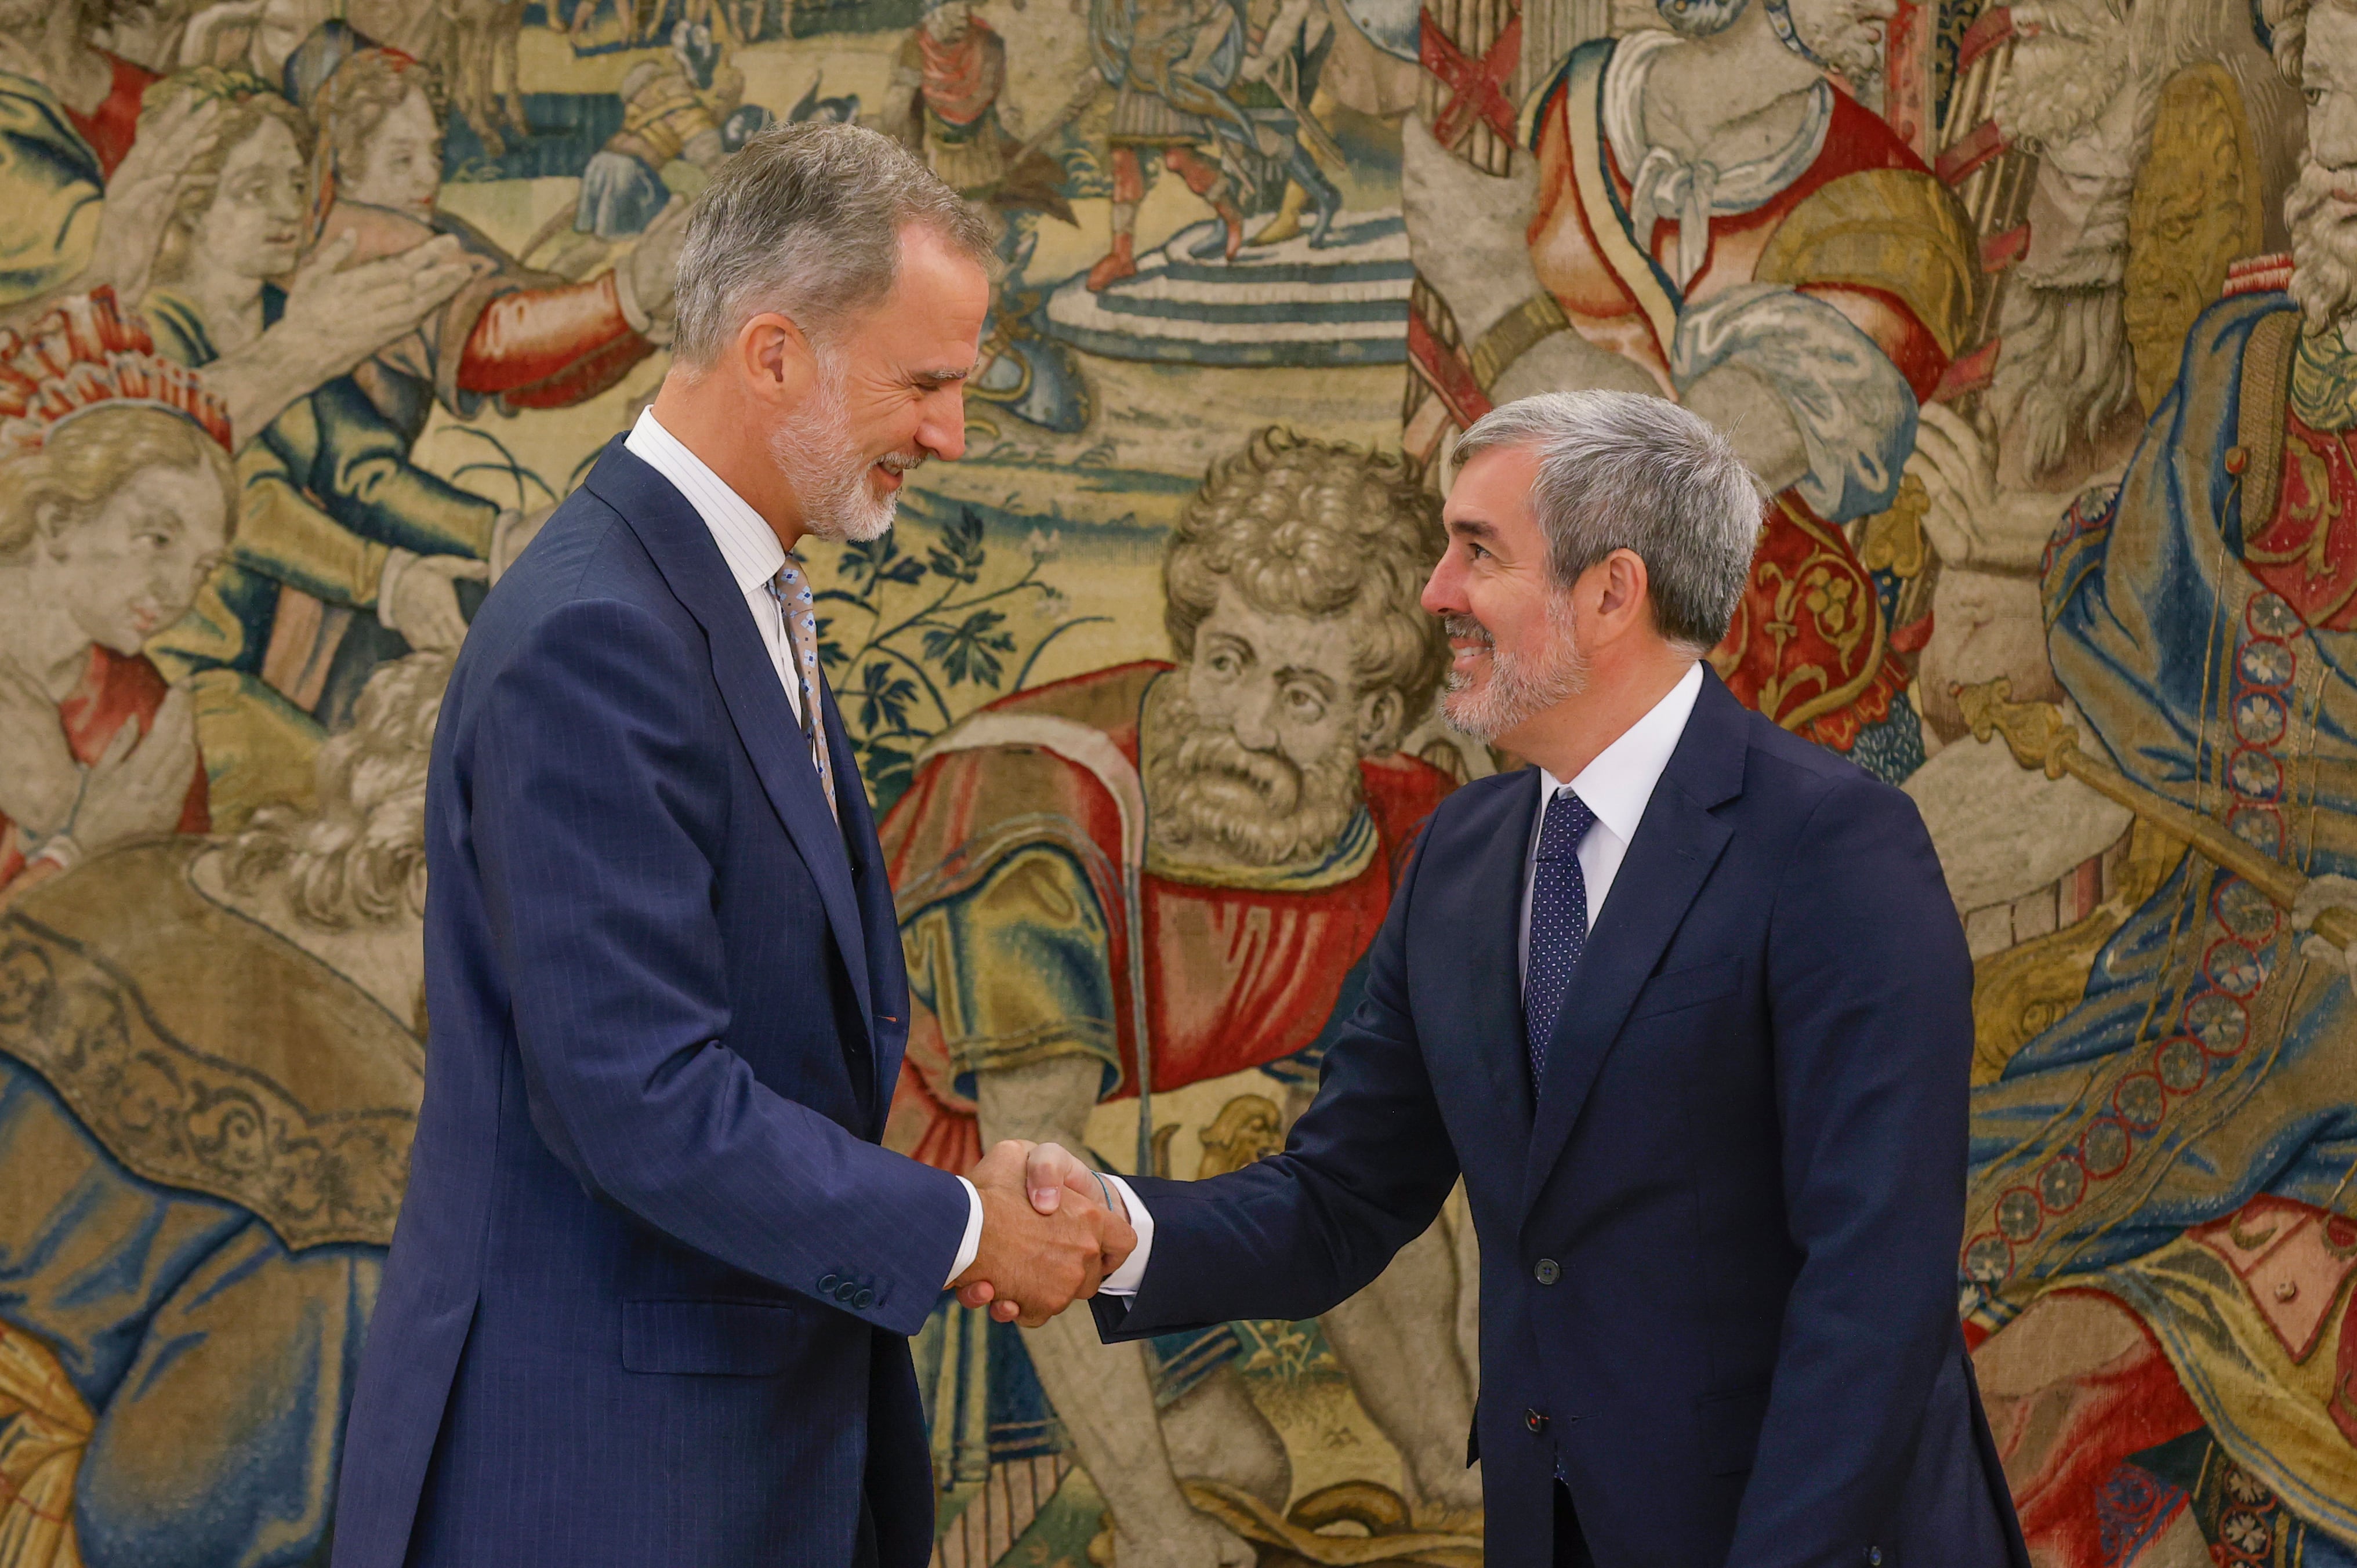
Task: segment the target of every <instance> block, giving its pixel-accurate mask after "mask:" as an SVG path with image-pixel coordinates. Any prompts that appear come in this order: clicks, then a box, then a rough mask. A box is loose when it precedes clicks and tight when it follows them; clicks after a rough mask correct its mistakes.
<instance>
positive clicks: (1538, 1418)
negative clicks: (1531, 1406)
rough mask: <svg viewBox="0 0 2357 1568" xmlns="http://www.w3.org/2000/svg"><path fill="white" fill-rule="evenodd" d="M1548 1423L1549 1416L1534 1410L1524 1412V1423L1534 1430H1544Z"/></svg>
mask: <svg viewBox="0 0 2357 1568" xmlns="http://www.w3.org/2000/svg"><path fill="white" fill-rule="evenodd" d="M1546 1423H1547V1418H1546V1417H1545V1416H1543V1415H1541V1414H1540V1413H1539V1412H1536V1411H1534V1410H1526V1411H1524V1412H1523V1425H1524V1426H1527V1427H1529V1428H1530V1429H1531V1430H1532V1431H1533V1432H1544V1431H1545V1430H1546Z"/></svg>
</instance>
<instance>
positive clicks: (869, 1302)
mask: <svg viewBox="0 0 2357 1568" xmlns="http://www.w3.org/2000/svg"><path fill="white" fill-rule="evenodd" d="M851 1305H854V1306H856V1307H857V1308H858V1309H859V1310H860V1311H862V1312H865V1311H866V1310H867V1309H868V1308H869V1307H871V1306H873V1305H876V1293H875V1292H874V1291H872V1290H863V1291H861V1292H860V1293H859V1294H857V1295H855V1296H853V1297H852V1298H851Z"/></svg>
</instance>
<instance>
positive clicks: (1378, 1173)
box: [1096, 671, 2027, 1568]
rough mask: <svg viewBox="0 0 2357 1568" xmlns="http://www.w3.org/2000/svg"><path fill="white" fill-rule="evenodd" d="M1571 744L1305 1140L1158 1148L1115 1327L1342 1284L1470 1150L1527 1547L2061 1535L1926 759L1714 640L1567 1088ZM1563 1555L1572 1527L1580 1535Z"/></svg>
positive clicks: (1728, 1553) (1760, 1556)
mask: <svg viewBox="0 0 2357 1568" xmlns="http://www.w3.org/2000/svg"><path fill="white" fill-rule="evenodd" d="M1538 789H1539V785H1538V774H1537V771H1536V770H1535V769H1525V770H1523V771H1520V772H1515V773H1510V774H1504V775H1501V776H1499V777H1496V778H1491V779H1482V780H1480V781H1479V782H1477V783H1473V784H1469V785H1467V786H1466V787H1465V788H1463V789H1459V790H1458V791H1457V793H1455V794H1454V795H1452V796H1450V797H1449V798H1448V800H1446V801H1444V802H1443V803H1442V805H1441V807H1440V809H1439V810H1438V811H1437V812H1435V813H1434V815H1433V818H1432V820H1431V822H1430V823H1429V825H1428V826H1427V827H1426V831H1425V834H1424V837H1423V841H1422V843H1421V844H1420V845H1419V847H1418V850H1417V853H1416V856H1415V863H1414V865H1413V867H1412V868H1411V869H1410V871H1409V872H1408V873H1407V875H1406V876H1405V878H1404V879H1403V881H1402V883H1401V885H1400V887H1399V891H1398V892H1397V894H1396V895H1395V896H1394V899H1393V901H1392V908H1391V913H1390V916H1389V918H1387V919H1386V921H1385V923H1384V925H1383V931H1382V934H1381V935H1380V936H1378V937H1377V939H1376V940H1375V944H1374V947H1373V949H1372V951H1371V953H1370V955H1369V961H1368V979H1367V990H1366V998H1365V1002H1364V1004H1362V1005H1361V1008H1360V1009H1359V1011H1358V1013H1357V1014H1356V1015H1354V1017H1353V1018H1352V1019H1351V1024H1350V1026H1349V1028H1348V1030H1347V1032H1346V1033H1345V1034H1344V1035H1343V1036H1341V1037H1340V1040H1339V1041H1338V1043H1336V1044H1335V1046H1334V1047H1332V1048H1331V1049H1330V1050H1329V1052H1328V1054H1327V1057H1326V1066H1325V1074H1324V1079H1323V1081H1322V1083H1321V1084H1320V1086H1319V1089H1318V1098H1317V1100H1316V1101H1315V1102H1314V1103H1313V1104H1312V1105H1311V1106H1310V1108H1309V1110H1308V1112H1306V1113H1305V1114H1304V1115H1303V1116H1302V1118H1301V1120H1300V1122H1298V1123H1297V1125H1296V1127H1295V1128H1294V1131H1293V1134H1292V1138H1291V1141H1290V1142H1289V1143H1288V1144H1287V1145H1286V1151H1285V1153H1283V1154H1282V1155H1277V1156H1275V1157H1274V1158H1271V1159H1268V1160H1265V1161H1264V1162H1262V1163H1261V1164H1259V1165H1252V1166H1249V1167H1247V1168H1245V1169H1243V1170H1241V1171H1237V1172H1234V1173H1232V1174H1230V1175H1227V1176H1219V1177H1216V1178H1214V1179H1212V1180H1209V1181H1201V1182H1164V1181H1138V1182H1137V1183H1136V1184H1135V1186H1136V1187H1137V1189H1138V1193H1139V1196H1140V1197H1141V1198H1142V1199H1143V1200H1144V1202H1145V1204H1146V1208H1148V1209H1150V1210H1151V1211H1152V1213H1153V1215H1154V1219H1155V1237H1154V1248H1153V1252H1152V1256H1151V1261H1150V1262H1149V1263H1148V1264H1147V1267H1146V1274H1145V1278H1144V1281H1143V1283H1142V1286H1141V1288H1140V1289H1139V1291H1138V1293H1137V1294H1136V1296H1135V1299H1134V1300H1133V1301H1131V1302H1129V1303H1127V1304H1125V1303H1123V1302H1122V1301H1121V1300H1120V1299H1119V1298H1116V1297H1111V1296H1100V1297H1098V1298H1097V1302H1096V1308H1097V1313H1098V1320H1099V1325H1100V1326H1101V1327H1102V1328H1103V1330H1104V1331H1105V1332H1106V1334H1107V1337H1113V1338H1135V1337H1140V1336H1144V1335H1149V1334H1158V1333H1164V1332H1168V1331H1169V1330H1172V1329H1176V1328H1180V1327H1185V1326H1193V1325H1197V1324H1204V1323H1212V1322H1218V1321H1221V1320H1223V1319H1230V1318H1239V1317H1284V1318H1300V1317H1308V1316H1313V1315H1315V1314H1317V1313H1320V1312H1323V1311H1325V1310H1326V1309H1327V1308H1329V1307H1330V1306H1332V1305H1335V1304H1336V1303H1337V1302H1339V1301H1340V1300H1342V1299H1343V1298H1344V1297H1345V1296H1348V1295H1349V1294H1351V1293H1352V1292H1353V1291H1356V1290H1358V1289H1359V1288H1360V1287H1361V1286H1362V1285H1364V1284H1365V1283H1367V1282H1368V1281H1370V1280H1372V1278H1374V1276H1375V1275H1376V1274H1377V1273H1379V1272H1381V1270H1382V1269H1383V1265H1384V1264H1385V1263H1386V1262H1388V1261H1389V1260H1390V1258H1391V1256H1392V1254H1393V1253H1394V1251H1397V1250H1398V1249H1399V1248H1400V1247H1401V1246H1403V1245H1404V1244H1405V1243H1406V1242H1407V1241H1409V1240H1412V1239H1414V1238H1415V1236H1416V1235H1417V1234H1419V1233H1420V1232H1421V1231H1422V1230H1424V1229H1425V1228H1426V1226H1427V1225H1429V1224H1430V1223H1431V1222H1432V1220H1433V1218H1434V1216H1435V1215H1436V1214H1437V1211H1438V1210H1439V1208H1440V1205H1441V1202H1442V1200H1443V1199H1444V1198H1445V1197H1447V1196H1448V1191H1449V1188H1450V1187H1451V1186H1452V1185H1453V1184H1454V1183H1455V1182H1456V1180H1457V1178H1458V1176H1459V1174H1460V1173H1461V1174H1462V1175H1463V1176H1464V1179H1465V1187H1466V1192H1467V1194H1468V1196H1469V1198H1470V1199H1471V1204H1472V1213H1473V1221H1474V1225H1475V1228H1476V1230H1477V1231H1478V1233H1479V1235H1480V1253H1481V1393H1480V1403H1479V1406H1478V1409H1477V1414H1476V1417H1475V1422H1474V1439H1473V1448H1474V1451H1475V1452H1477V1453H1478V1455H1479V1456H1480V1460H1481V1462H1482V1474H1483V1481H1484V1487H1485V1491H1486V1493H1487V1498H1488V1536H1487V1554H1488V1561H1489V1563H1490V1564H1491V1568H1539V1565H1544V1564H1546V1563H1550V1562H1552V1561H1554V1560H1555V1557H1554V1552H1555V1542H1554V1530H1555V1524H1554V1512H1555V1509H1554V1502H1553V1492H1554V1485H1553V1483H1554V1477H1555V1476H1556V1475H1557V1473H1558V1471H1560V1474H1561V1475H1562V1477H1564V1478H1565V1480H1566V1483H1567V1485H1568V1487H1569V1488H1570V1492H1571V1496H1572V1499H1573V1502H1574V1504H1575V1506H1576V1508H1577V1514H1578V1520H1579V1524H1580V1529H1581V1532H1582V1533H1583V1534H1584V1535H1585V1536H1586V1538H1587V1546H1588V1549H1589V1551H1590V1552H1592V1553H1593V1555H1594V1559H1595V1561H1596V1563H1598V1564H1599V1565H1600V1568H1639V1565H1645V1568H1656V1565H1658V1568H1770V1565H1775V1568H1802V1565H1803V1564H1805V1565H1808V1568H1870V1565H1875V1564H1878V1565H1879V1568H1908V1565H1929V1564H1941V1565H1943V1568H1944V1565H1948V1564H1953V1565H1955V1568H1998V1565H1999V1564H2002V1563H2007V1562H2011V1563H2016V1564H2020V1565H2023V1568H2026V1564H2027V1554H2026V1553H2025V1552H2023V1550H2022V1547H2021V1544H2020V1534H2019V1530H2018V1526H2016V1525H2015V1523H2014V1521H2013V1514H2012V1509H2011V1505H2010V1503H2009V1502H2008V1501H2007V1498H2006V1495H2005V1490H2004V1484H2003V1477H2002V1475H2001V1473H2000V1472H1999V1471H1998V1469H1997V1466H1996V1456H1995V1454H1994V1452H1993V1450H1992V1449H1991V1447H1990V1444H1989V1442H1988V1437H1987V1426H1986V1422H1985V1421H1984V1420H1983V1418H1982V1416H1981V1412H1980V1403H1979V1400H1978V1397H1977V1396H1976V1394H1975V1391H1974V1390H1973V1385H1972V1375H1971V1365H1970V1363H1969V1361H1967V1359H1965V1355H1964V1342H1963V1338H1962V1337H1961V1334H1960V1331H1959V1329H1958V1326H1957V1320H1956V1251H1957V1246H1958V1242H1959V1240H1960V1238H1961V1233H1962V1229H1963V1224H1964V1116H1965V1090H1966V1074H1967V1071H1968V1069H1969V1067H1970V1063H1971V1060H1972V1046H1973V1028H1972V964H1971V962H1970V961H1969V959H1968V957H1967V956H1966V953H1965V950H1964V934H1963V931H1962V930H1961V929H1960V928H1959V927H1958V924H1957V920H1956V915H1955V911H1954V908H1953V906H1952V905H1951V904H1950V902H1949V899H1948V894H1947V889H1946V886H1945V885H1944V884H1943V881H1942V879H1941V875H1940V867H1939V863H1938V862H1937V861H1936V860H1935V859H1934V858H1933V856H1932V844H1931V841H1930V839H1929V838H1928V836H1927V835H1926V834H1925V833H1924V831H1923V827H1922V823H1921V819H1920V818H1919V817H1918V816H1917V814H1916V811H1915V809H1914V806H1913V804H1912V802H1910V800H1908V799H1907V797H1906V796H1904V795H1902V794H1901V793H1900V792H1899V791H1898V790H1896V789H1891V788H1889V786H1887V785H1884V784H1881V783H1878V782H1877V781H1876V780H1874V779H1871V778H1869V777H1867V775H1866V774H1864V773H1862V772H1860V771H1859V770H1858V769H1857V768H1853V767H1852V766H1850V765H1849V764H1848V763H1846V762H1845V761H1842V760H1840V759H1839V758H1837V757H1834V756H1833V755H1832V754H1831V753H1829V752H1826V751H1823V750H1821V749H1819V748H1818V747H1816V746H1812V745H1810V744H1808V743H1806V742H1804V741H1802V740H1799V739H1796V738H1795V737H1793V736H1790V735H1788V734H1786V733H1785V732H1784V731H1782V730H1781V729H1779V728H1777V727H1776V726H1775V725H1772V724H1770V723H1769V722H1768V721H1767V720H1765V719H1763V718H1761V717H1760V716H1759V715H1758V714H1753V713H1750V712H1749V711H1748V710H1746V709H1745V708H1744V707H1743V706H1742V705H1741V704H1740V703H1738V702H1737V701H1736V700H1735V699H1734V697H1733V696H1731V695H1730V694H1729V693H1727V688H1726V687H1725V686H1724V685H1722V684H1720V682H1718V680H1717V677H1716V676H1713V675H1710V674H1709V673H1708V672H1707V671H1706V673H1705V678H1704V686H1703V690H1702V692H1701V693H1700V696H1699V698H1698V700H1697V701H1696V703H1695V708H1694V713H1693V716H1692V717H1691V718H1690V719H1689V720H1688V722H1687V725H1686V729H1685V733H1684V736H1683V737H1682V738H1681V739H1680V741H1679V743H1678V746H1677V748H1676V751H1675V753H1674V755H1673V757H1671V760H1670V763H1669V766H1668V768H1667V769H1666V770H1665V771H1664V772H1663V776H1662V779H1661V782H1660V784H1659V785H1658V786H1657V787H1656V788H1655V789H1654V792H1653V796H1652V801H1651V803H1650V804H1649V805H1648V807H1647V809H1646V811H1645V815H1644V818H1643V820H1642V822H1641V825H1640V826H1639V827H1638V829H1637V833H1636V836H1635V838H1634V839H1633V840H1632V841H1631V843H1630V846H1629V852H1628V857H1627V858H1626V859H1625V860H1624V861H1623V862H1622V863H1621V865H1620V872H1619V875H1618V876H1617V878H1616V879H1615V880H1614V882H1613V884H1612V889H1611V896H1610V897H1609V900H1608V901H1607V902H1606V904H1605V905H1604V908H1603V910H1602V914H1601V917H1600V918H1599V919H1598V921H1597V925H1596V930H1595V935H1594V937H1593V938H1592V939H1591V940H1590V941H1589V943H1588V945H1587V952H1586V955H1585V957H1584V958H1583V959H1582V960H1581V961H1580V964H1579V967H1578V968H1577V970H1576V971H1575V972H1574V973H1573V976H1572V980H1571V983H1570V990H1569V992H1568V993H1567V994H1566V997H1565V1000H1564V1004H1563V1009H1562V1013H1561V1015H1560V1017H1559V1020H1558V1023H1557V1025H1556V1027H1555V1035H1554V1036H1553V1039H1552V1041H1551V1043H1550V1045H1549V1048H1548V1052H1547V1069H1546V1076H1545V1081H1544V1090H1543V1092H1541V1093H1540V1094H1539V1095H1538V1097H1537V1099H1536V1102H1535V1104H1534V1101H1533V1096H1532V1091H1531V1087H1530V1078H1529V1072H1528V1069H1527V1066H1526V1063H1527V1055H1526V1047H1525V1046H1524V1043H1523V1014H1522V986H1521V979H1520V973H1519V970H1518V967H1517V962H1516V957H1515V947H1516V928H1517V922H1518V918H1519V915H1520V910H1521V900H1522V891H1523V865H1524V859H1525V856H1526V854H1528V851H1529V847H1530V836H1531V830H1532V825H1533V820H1534V813H1535V811H1537V808H1538ZM1566 1560H1567V1561H1568V1560H1570V1559H1569V1558H1568V1557H1567V1558H1566Z"/></svg>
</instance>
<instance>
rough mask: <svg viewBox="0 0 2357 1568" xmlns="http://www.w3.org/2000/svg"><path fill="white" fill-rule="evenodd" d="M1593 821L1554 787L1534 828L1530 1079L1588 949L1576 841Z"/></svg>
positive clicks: (1536, 1077)
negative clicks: (1536, 834)
mask: <svg viewBox="0 0 2357 1568" xmlns="http://www.w3.org/2000/svg"><path fill="white" fill-rule="evenodd" d="M1595 825H1596V813H1595V812H1593V811H1589V810H1588V809H1587V801H1585V800H1581V799H1580V798H1579V797H1578V796H1577V795H1575V794H1573V793H1572V792H1571V791H1570V790H1568V789H1559V790H1557V791H1556V792H1555V797H1554V798H1553V799H1552V800H1549V801H1548V802H1547V808H1546V818H1545V820H1544V822H1542V823H1541V824H1540V827H1539V858H1538V864H1537V865H1535V866H1534V867H1533V868H1532V870H1531V956H1530V962H1529V964H1528V966H1527V967H1526V968H1525V970H1524V971H1523V1030H1524V1031H1525V1033H1526V1034H1527V1035H1528V1036H1529V1041H1530V1050H1531V1081H1532V1082H1533V1083H1534V1084H1537V1083H1543V1082H1544V1081H1545V1079H1546V1053H1547V1041H1548V1039H1549V1038H1550V1037H1551V1036H1553V1035H1554V1034H1555V1015H1556V1014H1557V1013H1559V1012H1561V1011H1562V1009H1563V993H1565V992H1566V990H1568V989H1570V986H1571V972H1572V971H1573V970H1574V969H1575V968H1577V967H1578V964H1579V955H1580V954H1581V953H1583V952H1585V951H1586V950H1587V877H1585V876H1583V875H1581V874H1580V870H1579V841H1580V840H1581V839H1584V838H1586V837H1587V830H1588V829H1590V828H1592V827H1594V826H1595Z"/></svg>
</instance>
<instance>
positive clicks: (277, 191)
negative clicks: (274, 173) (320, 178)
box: [267, 180, 305, 223]
mask: <svg viewBox="0 0 2357 1568" xmlns="http://www.w3.org/2000/svg"><path fill="white" fill-rule="evenodd" d="M267 200H268V201H269V203H270V216H271V217H272V219H274V220H276V221H278V222H281V223H292V222H294V221H295V220H296V219H297V218H300V217H302V216H303V213H304V210H305V202H304V199H303V189H302V187H300V186H299V185H296V183H295V182H294V181H292V180H285V181H281V182H279V183H276V184H274V185H272V186H271V187H270V190H269V195H268V197H267Z"/></svg>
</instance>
